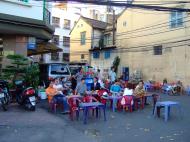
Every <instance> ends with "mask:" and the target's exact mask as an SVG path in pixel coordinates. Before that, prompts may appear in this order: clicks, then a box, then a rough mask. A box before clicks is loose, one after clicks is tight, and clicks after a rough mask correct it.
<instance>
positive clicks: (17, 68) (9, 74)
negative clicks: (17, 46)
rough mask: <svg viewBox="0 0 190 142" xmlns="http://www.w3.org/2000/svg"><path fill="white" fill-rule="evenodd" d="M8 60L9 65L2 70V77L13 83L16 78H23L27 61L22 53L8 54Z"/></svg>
mask: <svg viewBox="0 0 190 142" xmlns="http://www.w3.org/2000/svg"><path fill="white" fill-rule="evenodd" d="M7 59H8V61H10V65H7V66H6V67H5V68H4V69H3V70H2V73H3V76H2V77H3V78H4V79H6V80H10V82H11V83H12V84H13V85H14V82H15V80H16V79H22V80H24V78H25V73H26V69H27V65H28V64H29V61H28V59H27V58H26V57H24V56H23V55H18V54H15V55H8V56H7Z"/></svg>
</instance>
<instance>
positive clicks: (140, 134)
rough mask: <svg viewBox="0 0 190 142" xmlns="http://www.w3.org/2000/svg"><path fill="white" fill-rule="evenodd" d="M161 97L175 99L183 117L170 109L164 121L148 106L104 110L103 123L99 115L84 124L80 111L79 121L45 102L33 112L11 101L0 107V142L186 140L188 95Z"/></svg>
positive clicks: (189, 110) (189, 122) (189, 127)
mask: <svg viewBox="0 0 190 142" xmlns="http://www.w3.org/2000/svg"><path fill="white" fill-rule="evenodd" d="M161 98H162V100H174V101H179V102H180V103H181V106H182V110H183V111H182V114H183V116H182V117H181V116H180V114H179V112H178V111H177V109H175V108H172V113H171V118H170V119H169V121H168V122H164V119H163V118H154V117H153V116H152V106H151V105H148V106H145V109H143V110H138V111H134V112H132V113H130V112H115V113H113V112H111V110H108V111H107V121H106V122H104V121H103V117H102V118H100V119H96V118H95V117H90V118H89V119H88V123H87V125H84V124H83V121H82V113H81V118H80V120H79V121H76V120H75V121H73V122H72V121H71V120H70V119H69V117H68V115H63V114H60V113H57V114H53V113H51V112H49V111H48V106H47V103H46V102H41V103H39V104H38V107H37V109H36V111H35V112H27V111H25V110H24V109H22V108H20V107H19V106H18V105H17V104H12V105H11V106H10V108H9V110H8V111H7V112H3V111H2V110H0V142H26V141H27V142H53V141H55V142H58V141H61V142H75V141H77V142H108V141H109V142H121V141H128V142H137V141H141V142H148V141H151V142H170V141H172V142H188V141H189V138H190V135H189V130H190V96H167V95H161ZM162 116H163V115H162Z"/></svg>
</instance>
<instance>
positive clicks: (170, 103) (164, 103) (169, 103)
mask: <svg viewBox="0 0 190 142" xmlns="http://www.w3.org/2000/svg"><path fill="white" fill-rule="evenodd" d="M161 106H163V107H164V109H165V110H164V119H165V122H167V121H168V118H169V116H170V107H171V106H177V107H178V108H179V109H180V103H179V102H174V101H162V102H157V103H156V105H155V111H154V116H156V112H157V107H161Z"/></svg>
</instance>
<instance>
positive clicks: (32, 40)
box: [27, 37, 36, 50]
mask: <svg viewBox="0 0 190 142" xmlns="http://www.w3.org/2000/svg"><path fill="white" fill-rule="evenodd" d="M27 48H28V49H31V50H34V49H36V38H35V37H28V44H27Z"/></svg>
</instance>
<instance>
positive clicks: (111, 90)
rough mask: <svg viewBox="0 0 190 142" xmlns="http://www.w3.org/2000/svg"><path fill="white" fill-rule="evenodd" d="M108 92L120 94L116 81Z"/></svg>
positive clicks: (119, 87)
mask: <svg viewBox="0 0 190 142" xmlns="http://www.w3.org/2000/svg"><path fill="white" fill-rule="evenodd" d="M110 92H111V93H120V92H121V86H120V84H119V82H118V81H117V80H116V81H115V83H114V84H113V85H111V88H110Z"/></svg>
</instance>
